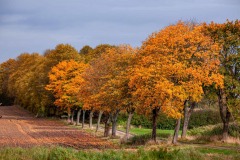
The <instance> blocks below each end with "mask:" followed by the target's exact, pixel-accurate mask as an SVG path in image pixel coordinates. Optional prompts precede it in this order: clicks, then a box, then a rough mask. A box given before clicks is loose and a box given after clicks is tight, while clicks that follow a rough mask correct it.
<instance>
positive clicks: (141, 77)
mask: <svg viewBox="0 0 240 160" xmlns="http://www.w3.org/2000/svg"><path fill="white" fill-rule="evenodd" d="M201 30H202V27H201V26H196V27H194V28H192V27H190V26H189V25H187V24H185V23H183V22H178V23H177V24H176V25H170V26H168V27H166V28H164V29H163V30H161V31H160V32H158V33H154V34H152V35H151V36H150V37H149V38H148V39H147V40H146V41H145V42H144V43H143V45H142V47H141V49H140V52H139V54H138V58H137V59H139V61H138V63H137V64H136V66H135V69H134V70H133V74H132V78H131V81H130V83H129V84H130V86H131V87H132V88H133V95H134V97H135V98H136V101H138V103H139V106H138V110H140V111H141V112H144V113H145V114H150V113H151V114H152V121H153V131H152V139H153V140H155V141H156V118H157V116H158V113H159V112H160V111H162V112H164V113H165V114H167V115H168V116H170V117H173V118H176V119H179V118H181V115H182V111H183V108H184V104H185V103H186V101H188V100H191V101H194V102H197V101H199V100H201V98H202V95H203V89H202V86H203V84H204V85H211V84H213V83H217V84H218V85H221V76H220V75H219V74H218V64H219V62H218V59H217V56H218V53H217V50H218V47H217V45H212V41H211V39H210V38H208V37H206V36H204V34H203V33H202V31H201Z"/></svg>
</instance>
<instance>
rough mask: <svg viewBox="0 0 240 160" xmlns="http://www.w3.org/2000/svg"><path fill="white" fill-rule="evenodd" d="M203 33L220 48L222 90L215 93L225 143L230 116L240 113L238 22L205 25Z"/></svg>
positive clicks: (236, 116) (239, 40) (239, 25)
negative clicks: (222, 77)
mask: <svg viewBox="0 0 240 160" xmlns="http://www.w3.org/2000/svg"><path fill="white" fill-rule="evenodd" d="M205 33H206V34H207V35H209V36H211V38H212V39H213V40H214V42H215V43H216V44H219V45H220V46H221V50H220V52H219V53H220V58H219V60H220V63H221V68H220V70H219V71H220V73H221V74H222V75H223V76H224V88H218V89H217V91H216V92H217V95H218V103H219V111H220V115H221V119H222V121H223V141H225V140H226V139H227V138H228V130H229V121H230V117H231V115H233V117H235V118H239V113H240V112H239V111H240V21H239V20H236V21H228V20H227V21H226V22H225V23H223V24H217V23H214V22H212V23H210V24H209V25H207V24H205Z"/></svg>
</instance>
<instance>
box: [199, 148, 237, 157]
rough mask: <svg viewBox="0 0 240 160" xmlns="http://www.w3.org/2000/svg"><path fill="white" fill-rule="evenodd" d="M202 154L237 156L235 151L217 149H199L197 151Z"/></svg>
mask: <svg viewBox="0 0 240 160" xmlns="http://www.w3.org/2000/svg"><path fill="white" fill-rule="evenodd" d="M198 150H199V151H200V152H201V153H203V154H210V153H211V154H223V155H236V154H239V151H237V150H230V149H218V148H199V149H198Z"/></svg>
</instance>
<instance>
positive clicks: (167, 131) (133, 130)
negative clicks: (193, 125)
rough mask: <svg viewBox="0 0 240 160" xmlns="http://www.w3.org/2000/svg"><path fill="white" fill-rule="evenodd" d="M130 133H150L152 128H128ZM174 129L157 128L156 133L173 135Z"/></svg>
mask: <svg viewBox="0 0 240 160" xmlns="http://www.w3.org/2000/svg"><path fill="white" fill-rule="evenodd" d="M130 133H132V134H135V135H144V134H151V133H152V129H148V128H132V129H131V130H130ZM173 133H174V130H162V129H157V134H160V135H161V134H169V135H173ZM179 134H181V131H180V132H179Z"/></svg>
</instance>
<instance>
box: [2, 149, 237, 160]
mask: <svg viewBox="0 0 240 160" xmlns="http://www.w3.org/2000/svg"><path fill="white" fill-rule="evenodd" d="M219 152H220V153H219ZM210 153H211V154H210ZM221 153H222V151H217V150H201V149H194V148H188V149H181V148H174V147H159V148H157V149H151V150H145V149H143V148H140V149H137V150H134V151H132V150H105V151H103V150H95V151H94V150H84V151H77V150H74V149H72V148H63V147H56V146H55V147H34V148H30V149H23V148H1V149H0V159H1V160H19V159H21V160H99V159H103V160H161V159H163V160H179V159H184V160H202V159H204V160H213V159H220V160H224V159H226V158H227V159H230V160H235V159H236V160H237V159H239V158H240V153H236V152H228V153H225V154H221Z"/></svg>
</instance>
